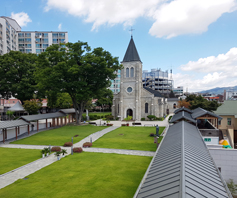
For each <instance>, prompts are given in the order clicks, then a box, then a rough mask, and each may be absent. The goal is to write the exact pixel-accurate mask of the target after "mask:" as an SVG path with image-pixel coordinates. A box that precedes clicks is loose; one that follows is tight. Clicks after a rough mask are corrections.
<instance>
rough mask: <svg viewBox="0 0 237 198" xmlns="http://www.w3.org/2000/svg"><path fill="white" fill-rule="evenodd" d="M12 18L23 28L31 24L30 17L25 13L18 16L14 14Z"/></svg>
mask: <svg viewBox="0 0 237 198" xmlns="http://www.w3.org/2000/svg"><path fill="white" fill-rule="evenodd" d="M11 18H12V19H15V20H16V21H17V23H18V24H19V25H20V26H21V27H24V26H27V23H29V22H31V19H30V17H29V15H28V14H27V13H25V12H19V13H16V14H15V13H14V12H12V13H11Z"/></svg>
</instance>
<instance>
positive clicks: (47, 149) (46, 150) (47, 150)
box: [44, 147, 49, 157]
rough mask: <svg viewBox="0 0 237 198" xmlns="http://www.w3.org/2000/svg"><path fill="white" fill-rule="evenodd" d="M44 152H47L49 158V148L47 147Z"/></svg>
mask: <svg viewBox="0 0 237 198" xmlns="http://www.w3.org/2000/svg"><path fill="white" fill-rule="evenodd" d="M44 150H45V153H46V156H47V157H48V156H49V148H47V147H45V148H44Z"/></svg>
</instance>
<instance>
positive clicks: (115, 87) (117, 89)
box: [109, 70, 121, 94]
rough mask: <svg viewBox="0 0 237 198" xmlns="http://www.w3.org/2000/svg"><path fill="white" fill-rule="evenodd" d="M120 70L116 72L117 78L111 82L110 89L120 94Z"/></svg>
mask: <svg viewBox="0 0 237 198" xmlns="http://www.w3.org/2000/svg"><path fill="white" fill-rule="evenodd" d="M120 72H121V71H120V70H119V71H117V72H116V74H117V77H116V78H115V79H114V80H111V85H110V87H109V89H110V90H111V91H112V92H113V93H114V94H116V93H119V92H120V77H121V76H120V75H121V74H120Z"/></svg>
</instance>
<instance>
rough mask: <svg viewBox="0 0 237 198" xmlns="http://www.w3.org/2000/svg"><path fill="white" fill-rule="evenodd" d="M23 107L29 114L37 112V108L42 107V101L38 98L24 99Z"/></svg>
mask: <svg viewBox="0 0 237 198" xmlns="http://www.w3.org/2000/svg"><path fill="white" fill-rule="evenodd" d="M23 107H24V108H25V110H26V111H27V112H28V113H29V114H37V113H38V110H39V109H40V108H41V107H42V103H41V102H40V101H38V100H26V101H24V104H23Z"/></svg>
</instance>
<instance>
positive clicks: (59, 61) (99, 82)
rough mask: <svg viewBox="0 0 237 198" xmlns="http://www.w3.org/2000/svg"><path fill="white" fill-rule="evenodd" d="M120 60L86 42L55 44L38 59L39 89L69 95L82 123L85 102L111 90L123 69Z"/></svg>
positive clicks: (77, 117) (77, 118)
mask: <svg viewBox="0 0 237 198" xmlns="http://www.w3.org/2000/svg"><path fill="white" fill-rule="evenodd" d="M121 67H122V66H121V65H120V64H119V61H118V58H117V57H113V56H112V55H111V54H110V53H109V52H108V51H105V50H103V48H101V47H99V48H95V49H94V50H92V51H91V48H90V47H89V46H88V44H87V43H85V42H80V41H78V42H76V43H67V44H66V48H64V47H62V46H60V45H52V46H50V47H48V48H47V49H46V51H45V52H43V53H41V54H40V55H39V57H38V63H37V70H36V74H35V76H36V80H37V82H38V86H39V88H41V89H42V88H43V89H45V90H52V91H56V92H66V93H68V94H69V95H70V97H71V99H72V102H73V107H74V108H75V111H76V122H77V124H80V121H81V116H82V112H83V111H84V108H85V105H86V103H87V102H88V101H89V100H90V99H91V98H93V97H94V96H97V95H99V93H100V92H101V90H102V89H104V88H105V87H108V85H109V83H110V80H111V79H114V78H115V77H116V74H115V73H114V72H115V71H117V70H119V69H121Z"/></svg>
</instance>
